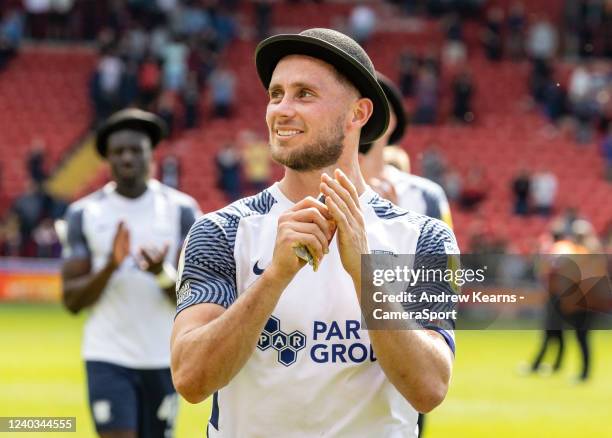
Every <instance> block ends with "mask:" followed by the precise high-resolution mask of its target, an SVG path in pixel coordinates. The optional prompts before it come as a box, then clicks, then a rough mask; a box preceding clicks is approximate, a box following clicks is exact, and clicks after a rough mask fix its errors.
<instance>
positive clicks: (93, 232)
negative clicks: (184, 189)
mask: <svg viewBox="0 0 612 438" xmlns="http://www.w3.org/2000/svg"><path fill="white" fill-rule="evenodd" d="M115 187H116V186H115V184H114V183H112V182H111V183H108V184H106V185H105V186H104V187H103V188H102V189H100V190H98V191H96V192H94V193H92V194H90V195H88V196H86V197H84V198H82V199H80V200H78V201H76V202H75V203H74V204H72V205H71V206H70V207H69V209H68V212H67V213H66V221H67V228H68V229H67V239H66V240H67V242H66V245H65V246H64V254H63V256H64V258H70V257H90V259H91V263H92V271H94V272H95V271H99V270H100V269H102V267H103V266H104V265H105V264H106V263H107V261H108V258H109V256H110V254H111V251H112V245H113V238H114V236H115V233H116V230H117V226H118V224H119V222H120V221H124V223H125V225H126V227H127V229H128V231H129V233H130V256H128V257H127V258H126V260H125V261H124V262H123V263H122V264H121V266H120V267H119V269H118V270H117V271H115V273H113V275H112V276H111V278H110V280H109V281H108V284H107V285H106V288H105V289H104V291H103V292H102V295H101V296H100V298H99V299H98V301H96V302H95V303H94V304H93V305H92V306H91V307H90V309H89V310H90V313H89V316H88V318H87V322H86V323H85V330H84V335H83V344H82V355H83V358H84V359H85V360H96V361H104V362H110V363H114V364H117V365H121V366H125V367H130V368H140V369H143V368H165V367H168V366H169V365H170V347H169V343H170V333H171V331H172V321H173V316H174V308H175V306H174V304H173V303H172V302H171V301H170V300H169V299H168V297H167V295H166V294H165V293H164V292H163V291H162V290H161V289H160V287H159V286H158V285H157V282H156V281H155V277H154V276H153V275H152V274H150V273H148V272H145V271H143V270H142V269H140V268H139V267H138V265H137V264H136V263H137V262H136V259H135V256H136V255H137V254H138V253H139V250H140V248H146V247H148V246H153V247H156V248H159V249H161V248H162V247H163V245H164V244H166V243H167V244H168V245H169V251H168V254H167V256H166V261H167V262H168V263H170V264H172V265H174V263H175V262H176V259H177V253H178V251H180V245H181V243H182V242H183V240H184V238H185V236H186V235H187V232H188V231H189V228H190V227H191V225H192V224H193V223H194V221H195V219H196V217H197V216H198V215H199V214H198V213H199V208H198V206H197V203H196V201H195V200H194V199H193V198H191V197H190V196H188V195H186V194H183V193H181V192H178V191H177V190H174V189H172V188H170V187H167V186H164V185H163V184H161V183H159V182H158V181H156V180H150V181H149V182H148V188H147V190H146V191H145V193H143V194H142V195H141V196H140V197H138V198H136V199H130V198H126V197H123V196H121V195H119V194H118V193H117V192H116V190H115Z"/></svg>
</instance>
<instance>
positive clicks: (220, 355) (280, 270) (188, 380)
mask: <svg viewBox="0 0 612 438" xmlns="http://www.w3.org/2000/svg"><path fill="white" fill-rule="evenodd" d="M324 215H327V212H326V208H325V207H324V206H323V205H322V204H321V203H319V202H318V201H316V200H315V199H313V198H307V199H305V200H303V201H301V202H299V203H297V204H296V205H295V206H294V207H293V208H292V209H291V210H289V211H287V212H286V213H285V214H283V215H282V216H281V217H280V218H279V221H278V231H277V237H276V242H275V247H274V254H273V257H272V262H271V263H270V265H269V266H268V267H267V268H266V269H265V271H264V273H263V274H262V275H261V276H260V277H259V278H258V279H257V281H255V282H254V283H253V284H252V285H251V286H250V287H249V288H248V289H247V290H246V291H244V292H242V293H241V294H240V296H239V297H238V298H237V299H235V300H233V298H232V297H231V295H233V296H235V293H236V285H235V266H234V265H233V264H234V263H235V262H234V258H233V248H224V239H222V238H221V234H220V233H217V235H214V234H215V232H214V231H211V230H214V224H212V223H208V224H207V223H206V221H205V220H204V221H203V222H198V223H197V224H196V225H195V226H194V229H192V231H191V233H190V236H189V238H188V241H187V245H186V247H185V249H184V251H185V255H184V263H185V265H184V267H181V268H180V270H181V271H182V275H181V276H182V278H181V279H179V284H180V286H181V288H180V289H179V291H178V296H179V299H178V309H179V313H178V315H177V317H176V319H175V322H174V328H173V332H172V339H171V353H172V359H171V368H172V378H173V381H174V385H175V387H176V389H177V391H178V392H179V393H180V394H181V395H182V396H183V397H184V398H185V399H186V400H187V401H189V402H191V403H198V402H200V401H202V400H204V399H205V398H207V397H208V396H209V395H211V394H212V393H214V392H215V391H217V390H218V389H220V388H222V387H223V386H225V385H227V384H228V383H229V382H230V381H231V380H232V378H233V377H234V376H235V375H236V374H237V373H238V372H239V371H240V370H241V369H242V367H243V366H244V364H245V363H246V362H247V360H248V359H249V357H250V356H251V354H252V353H253V351H254V350H255V347H256V345H257V341H258V339H259V335H260V334H261V332H262V330H263V328H264V326H265V324H266V322H267V321H268V319H269V318H270V315H271V314H272V311H273V310H274V308H275V307H276V304H277V303H278V300H279V298H280V296H281V294H282V292H283V291H284V290H285V288H286V287H287V285H288V284H289V283H290V282H291V280H292V279H293V277H294V276H295V274H296V273H297V272H298V271H299V270H300V269H301V268H302V267H303V266H304V262H303V261H302V260H300V259H298V258H297V257H296V256H295V254H294V252H293V247H294V246H295V245H296V244H297V243H300V244H304V245H306V246H307V247H308V248H309V249H310V250H311V252H312V253H313V255H314V256H316V257H318V258H319V260H320V259H321V258H323V256H324V254H325V253H326V252H327V251H328V244H329V243H328V242H329V240H331V237H332V234H333V231H332V230H331V228H330V224H329V223H328V222H327V219H326V217H324ZM205 228H208V229H209V231H205ZM198 229H199V230H200V232H199V231H198ZM223 259H225V260H226V262H223ZM232 281H233V282H234V283H233V284H232ZM228 291H229V293H228ZM232 300H233V302H231V301H232ZM184 302H192V303H193V305H191V306H190V307H187V308H184V309H182V306H183V305H184ZM198 303H199V304H198Z"/></svg>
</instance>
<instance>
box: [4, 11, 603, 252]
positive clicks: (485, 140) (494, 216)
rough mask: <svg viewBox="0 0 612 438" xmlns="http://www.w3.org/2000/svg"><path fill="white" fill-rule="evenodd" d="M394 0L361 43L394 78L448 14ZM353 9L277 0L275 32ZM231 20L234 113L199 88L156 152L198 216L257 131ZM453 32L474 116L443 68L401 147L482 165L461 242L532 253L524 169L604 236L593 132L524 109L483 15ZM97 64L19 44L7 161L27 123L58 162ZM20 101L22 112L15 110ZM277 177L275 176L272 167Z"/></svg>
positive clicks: (10, 73) (461, 166)
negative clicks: (230, 154)
mask: <svg viewBox="0 0 612 438" xmlns="http://www.w3.org/2000/svg"><path fill="white" fill-rule="evenodd" d="M391 3H393V2H374V1H371V2H366V4H368V5H369V6H370V7H372V8H373V10H374V11H375V12H376V14H377V20H378V27H377V28H378V32H377V33H375V34H374V36H373V38H372V39H371V40H369V41H368V42H367V43H366V48H367V50H368V52H369V53H370V54H371V57H372V59H373V61H374V63H375V64H376V65H377V68H378V69H379V70H381V71H382V72H384V73H386V74H387V75H388V76H390V77H391V78H395V79H398V78H399V69H398V67H399V57H400V54H401V53H402V52H404V51H405V50H406V49H410V50H412V51H413V52H414V53H415V54H416V55H419V56H421V55H423V54H425V53H426V52H428V51H431V50H433V51H434V52H435V53H437V54H439V52H440V50H441V48H442V46H443V44H444V41H445V34H444V33H445V30H444V23H445V21H444V20H445V18H444V17H442V18H438V17H425V16H423V15H421V16H419V17H417V18H415V17H407V16H405V15H402V14H401V13H399V12H398V11H399V10H400V9H399V5H392V4H391ZM395 3H401V2H395ZM468 3H469V2H468ZM513 3H514V2H513V1H511V0H503V1H496V2H491V4H494V5H497V6H500V7H501V8H502V10H504V11H505V12H507V11H508V10H509V8H510V7H511V5H512V4H513ZM354 7H355V2H351V1H330V2H310V1H301V2H276V3H273V6H272V14H271V19H270V22H271V24H272V26H273V29H274V31H298V30H300V29H303V28H307V27H313V26H332V27H339V28H345V26H346V22H347V17H348V16H349V14H350V12H351V10H352V8H354ZM525 8H526V17H528V18H527V19H528V20H531V19H533V17H538V16H542V15H546V16H548V17H550V18H551V19H552V20H553V21H554V22H555V23H556V24H557V25H558V26H559V27H560V26H562V25H564V21H563V20H564V18H563V17H564V15H563V10H562V8H563V5H562V2H558V1H555V0H545V1H539V2H525ZM481 15H484V12H481ZM234 18H235V19H236V22H237V23H240V31H239V35H240V37H239V38H237V39H234V40H233V41H232V42H231V43H229V46H227V47H225V49H224V50H222V51H221V52H220V54H219V59H220V60H222V61H223V63H224V64H225V65H228V66H230V69H231V70H232V71H233V73H234V74H235V75H236V78H237V80H236V90H235V95H236V96H238V97H237V103H236V105H235V107H234V110H233V113H232V116H231V117H229V118H213V117H211V113H212V108H211V103H210V99H208V98H206V97H207V96H208V93H209V90H208V89H206V88H204V89H202V91H201V96H202V97H203V98H202V99H200V102H199V104H198V106H199V110H200V114H202V115H203V117H202V121H201V124H200V125H199V126H198V127H197V128H196V129H190V130H181V131H179V132H178V133H177V135H175V136H174V137H173V138H171V139H170V141H168V142H166V143H165V144H164V145H163V146H162V147H160V149H159V151H158V152H157V155H158V158H159V159H163V158H164V157H165V156H167V155H173V156H176V157H177V158H178V159H179V162H180V171H181V178H180V184H181V188H182V189H183V190H186V191H187V192H189V193H190V194H192V195H193V196H194V197H196V198H197V199H198V200H199V201H200V203H201V205H202V209H203V210H204V211H209V210H212V209H216V208H219V207H221V206H222V205H224V203H225V202H226V198H225V197H224V194H223V192H222V191H221V190H219V189H218V187H217V176H216V164H215V161H214V159H213V157H214V156H215V155H216V154H217V152H218V151H219V149H220V148H221V146H222V145H223V144H225V143H228V142H233V141H235V140H236V136H237V134H238V133H239V132H240V131H241V130H244V129H250V130H254V131H256V132H257V133H258V134H259V135H260V136H264V137H265V135H266V133H265V125H264V123H263V114H264V108H265V103H266V98H265V93H264V92H263V90H262V89H261V85H260V84H259V82H258V79H257V75H256V73H255V69H254V65H253V62H251V60H252V54H253V49H254V47H255V44H256V42H255V40H256V36H255V35H256V33H257V30H256V29H255V28H254V23H255V22H256V19H257V17H256V8H255V7H254V6H253V4H252V3H251V2H240V4H239V6H238V8H237V9H236V12H235V13H234ZM99 21H100V20H99ZM462 28H463V29H462V33H463V42H464V43H465V45H466V48H467V56H468V58H467V65H468V66H469V69H470V71H471V75H472V77H473V78H474V86H475V87H474V89H475V94H474V97H473V103H472V106H473V108H474V114H475V119H474V121H473V122H472V123H469V124H461V125H459V124H455V123H453V122H452V120H451V117H450V108H451V104H452V102H451V101H452V90H451V80H452V77H453V74H454V73H455V71H456V69H455V68H454V67H453V66H449V65H445V64H444V63H442V67H441V76H440V107H439V112H438V118H437V124H436V125H433V126H411V127H410V129H409V133H408V135H407V136H406V138H405V142H404V144H403V145H402V146H403V147H404V148H405V149H406V150H407V151H408V152H409V153H410V155H411V157H412V160H413V170H414V172H415V173H420V172H421V159H422V155H423V152H425V151H426V149H427V148H428V147H429V145H431V144H432V143H435V144H437V145H438V147H439V150H440V152H441V153H442V155H443V156H444V158H445V161H446V163H447V164H448V166H449V169H450V170H453V171H456V172H457V173H458V174H460V175H462V176H463V177H465V175H466V174H467V173H468V172H469V171H470V169H472V168H474V167H475V166H477V167H479V168H480V169H483V170H484V178H485V181H486V188H487V193H486V197H485V199H484V200H483V201H482V202H481V203H479V204H478V205H477V206H476V208H475V209H474V210H473V211H464V210H462V209H460V208H458V207H457V205H454V208H453V216H454V221H455V224H456V234H457V236H458V239H459V243H460V245H461V246H462V247H463V248H466V249H469V243H470V240H471V238H472V235H471V234H472V233H473V230H474V229H475V227H478V224H480V223H481V222H482V220H483V219H484V220H486V222H487V223H488V224H489V225H488V228H489V230H488V232H489V233H491V234H492V235H494V236H495V237H496V238H497V239H501V240H502V241H504V240H505V241H512V247H511V248H510V249H512V250H514V251H530V250H533V249H534V248H533V245H535V243H534V242H536V238H537V236H538V235H539V234H541V233H542V232H544V231H545V229H546V227H547V226H548V224H549V221H550V219H549V218H545V217H540V216H528V217H520V216H515V215H513V214H512V202H513V201H512V188H511V185H512V180H513V178H514V176H515V175H516V174H517V173H518V171H519V170H520V169H521V168H528V169H530V170H532V171H536V170H541V169H545V170H549V171H552V172H553V173H554V175H555V176H556V178H557V180H558V182H559V187H558V190H557V197H556V200H555V204H554V211H553V214H558V213H560V212H562V211H563V210H564V209H565V208H566V207H578V208H579V210H580V214H581V215H582V216H584V217H586V218H588V219H589V220H590V221H591V222H592V223H593V224H594V226H595V228H596V229H597V230H598V231H599V232H604V231H605V229H606V227H607V226H609V221H610V218H611V217H612V211H610V208H611V207H609V206H608V205H609V202H606V200H607V199H610V195H611V186H610V184H608V183H606V182H605V181H604V179H603V177H602V171H601V169H602V168H603V164H602V159H601V157H600V155H599V151H598V148H597V146H596V144H595V143H596V142H598V141H599V138H598V137H596V138H594V139H593V140H592V142H591V143H590V144H587V145H583V146H577V145H576V142H575V141H574V140H573V139H572V138H570V137H569V136H567V135H565V134H564V133H563V132H562V131H560V130H556V131H554V133H553V134H551V129H550V125H549V123H548V121H547V119H546V117H545V116H544V115H543V111H541V110H539V109H538V107H534V106H531V107H528V106H527V105H526V104H525V102H526V101H527V99H528V96H529V86H528V84H529V77H530V72H531V66H530V63H529V62H528V61H526V60H522V61H518V62H513V61H510V60H507V59H503V60H501V61H499V62H491V61H489V60H488V59H487V58H486V57H485V55H484V53H483V48H482V40H481V35H482V28H483V24H482V21H481V20H479V19H475V18H470V19H466V20H465V21H464V22H463V23H462ZM95 62H96V57H95V56H94V55H93V54H92V52H91V51H90V50H88V49H82V50H80V49H79V50H73V49H70V50H68V51H65V52H62V51H61V50H59V51H58V50H57V49H50V48H44V46H43V47H41V48H38V47H36V48H28V49H25V50H23V52H22V53H21V54H20V55H19V56H18V57H17V59H16V60H15V62H14V63H13V64H11V65H10V67H9V68H8V70H7V71H6V72H4V73H2V74H0V102H2V103H1V104H0V105H2V108H1V109H2V110H3V111H1V112H0V114H1V115H0V128H1V129H2V131H3V132H6V135H3V136H2V138H1V139H0V149H1V150H3V151H9V150H10V151H12V152H11V154H12V155H11V160H10V162H11V163H14V162H15V161H14V160H15V159H17V160H19V159H21V160H25V154H26V153H27V150H25V149H20V148H15V145H23V144H28V143H29V141H30V136H31V129H32V127H33V126H36V127H37V132H38V133H39V134H40V135H41V136H43V137H44V138H45V140H46V142H47V144H48V149H49V151H48V154H49V157H48V161H49V163H50V165H51V168H56V167H57V165H58V164H59V163H60V161H61V159H62V157H64V156H65V155H66V153H67V151H68V150H69V149H70V147H71V145H73V144H74V142H75V140H77V139H78V138H79V137H80V136H82V135H83V134H84V131H85V130H86V128H87V126H88V124H89V121H90V115H91V112H90V110H89V108H88V106H87V94H88V89H87V85H86V84H87V79H88V77H89V75H90V74H91V72H92V71H93V68H94V65H95ZM42 66H44V69H43V68H42ZM555 69H556V70H557V72H556V76H555V77H557V80H558V81H559V82H560V86H561V87H562V88H564V89H565V88H567V86H568V80H569V75H570V72H571V71H572V69H573V64H572V63H562V62H561V61H557V62H556V64H555ZM24 101H25V102H27V105H26V108H24V107H23V106H19V105H18V104H19V103H20V102H24ZM405 103H406V104H407V107H408V108H410V109H412V110H414V106H415V102H414V99H412V98H407V100H406V102H405ZM182 111H183V110H182V108H180V105H179V109H178V111H177V114H178V115H181V114H182ZM5 129H6V131H5ZM18 149H19V151H17V150H18ZM7 157H8V156H7V155H6V152H4V153H3V158H0V160H1V161H0V165H1V166H2V168H3V177H2V178H3V184H4V186H5V187H6V194H7V195H8V199H5V200H4V204H3V205H0V213H2V212H3V211H6V208H7V207H8V203H9V200H11V199H14V198H15V196H16V195H17V194H19V193H20V191H22V190H23V189H24V187H25V178H26V177H25V173H24V172H25V170H24V167H22V166H15V165H9V164H8V158H7ZM276 172H277V173H276V174H275V175H276V176H278V169H276ZM105 178H106V176H105V173H104V172H102V173H101V174H100V175H99V176H98V177H97V178H96V180H95V182H94V184H93V185H88V186H86V187H82V191H81V192H80V193H83V192H85V191H87V190H89V189H91V188H92V187H93V186H94V185H96V184H99V183H100V182H102V181H103V180H104V179H105Z"/></svg>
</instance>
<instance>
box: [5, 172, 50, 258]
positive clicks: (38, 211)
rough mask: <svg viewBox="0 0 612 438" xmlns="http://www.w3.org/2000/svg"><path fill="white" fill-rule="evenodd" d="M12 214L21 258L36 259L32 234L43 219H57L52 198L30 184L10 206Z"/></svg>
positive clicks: (38, 186)
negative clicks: (17, 222)
mask: <svg viewBox="0 0 612 438" xmlns="http://www.w3.org/2000/svg"><path fill="white" fill-rule="evenodd" d="M11 210H12V212H13V213H14V214H15V216H16V218H17V219H18V221H19V234H20V238H19V240H20V242H21V252H20V255H21V256H22V257H36V244H35V242H34V240H33V232H34V230H35V229H36V227H37V226H38V225H39V224H40V223H41V221H42V220H43V219H45V218H57V217H59V215H55V214H54V213H56V208H55V205H54V200H53V198H52V197H51V196H50V195H49V194H48V193H47V192H45V190H44V188H43V186H42V185H41V184H36V183H34V182H30V184H29V187H28V189H27V190H26V192H25V193H23V194H22V195H21V196H19V197H18V198H17V199H16V200H15V202H14V203H13V206H12V209H11Z"/></svg>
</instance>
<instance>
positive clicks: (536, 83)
mask: <svg viewBox="0 0 612 438" xmlns="http://www.w3.org/2000/svg"><path fill="white" fill-rule="evenodd" d="M552 76H553V69H552V66H551V62H550V61H548V60H545V59H534V60H533V63H532V69H531V75H530V77H529V88H530V90H531V95H532V97H533V99H534V100H535V102H536V103H538V104H544V103H545V101H546V94H547V91H548V88H549V85H550V83H551V82H552Z"/></svg>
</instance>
